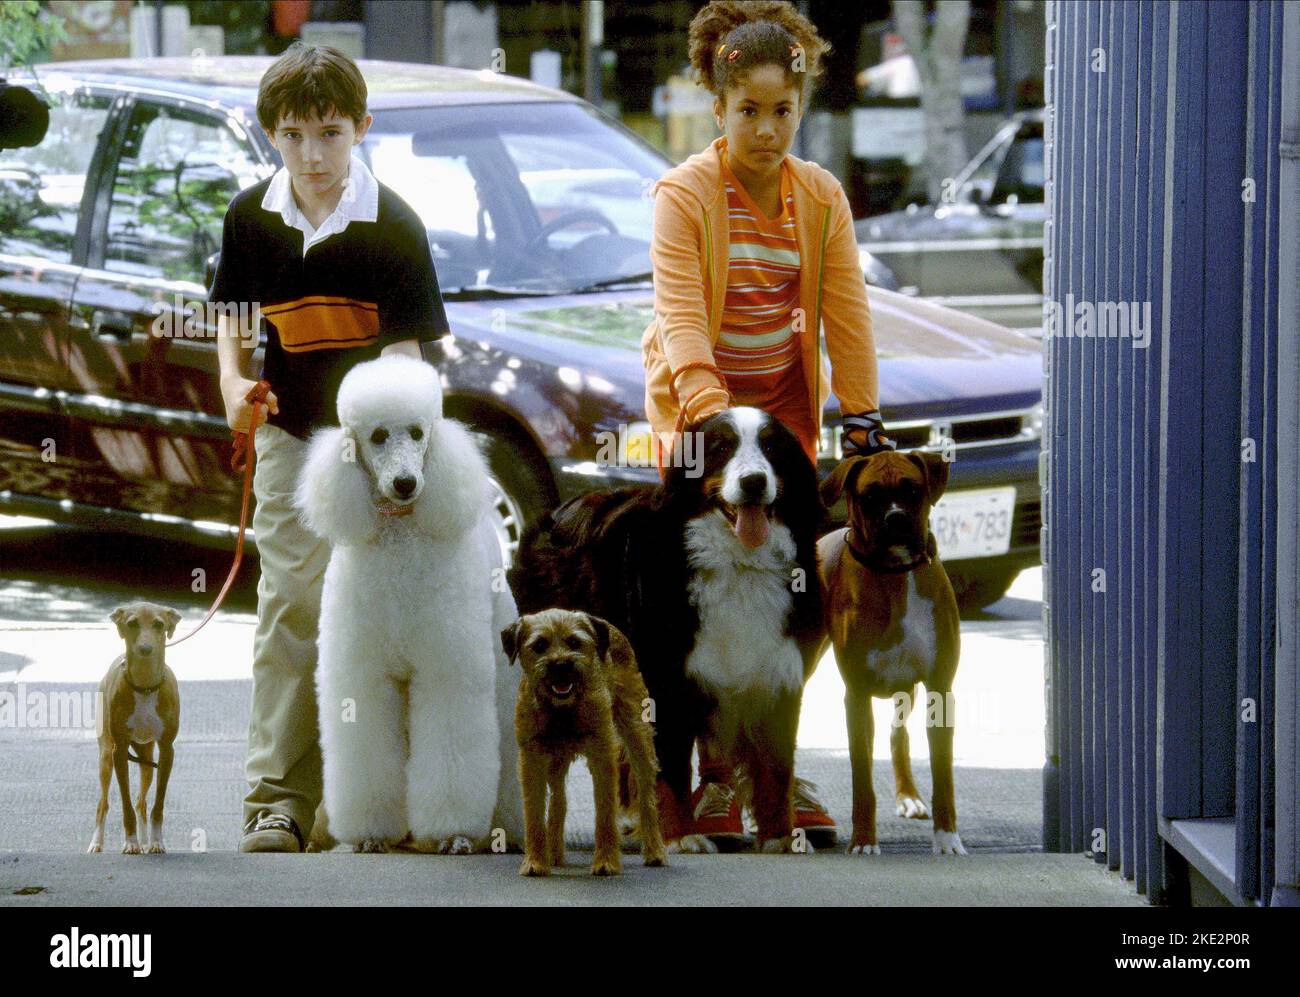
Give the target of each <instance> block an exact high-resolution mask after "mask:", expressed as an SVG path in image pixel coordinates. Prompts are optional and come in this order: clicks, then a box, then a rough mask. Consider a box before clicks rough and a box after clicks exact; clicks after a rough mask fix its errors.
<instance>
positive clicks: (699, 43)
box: [690, 0, 830, 111]
mask: <svg viewBox="0 0 1300 997" xmlns="http://www.w3.org/2000/svg"><path fill="white" fill-rule="evenodd" d="M828 51H830V45H829V44H828V43H827V42H826V41H825V40H824V39H823V38H822V37H821V35H819V34H818V33H817V29H816V28H815V27H814V26H813V23H812V22H811V21H809V20H808V18H806V17H804V16H803V15H802V14H800V13H799V11H798V10H796V9H795V7H794V5H793V4H790V3H785V2H782V0H765V2H760V3H741V2H737V0H714V2H713V3H710V4H708V5H707V6H705V7H703V8H702V9H701V10H700V12H699V13H697V14H696V15H695V18H694V20H692V21H691V29H690V53H691V65H692V66H693V67H694V68H695V74H696V79H697V81H698V82H699V83H700V84H701V85H702V86H704V87H705V88H707V89H708V90H709V92H710V93H712V94H713V95H714V96H716V97H717V98H718V99H719V100H721V101H722V102H723V103H724V104H725V103H726V100H727V98H726V93H727V90H729V89H730V88H732V87H734V86H737V85H738V84H739V83H740V79H741V77H743V76H745V75H747V74H748V73H749V72H750V70H752V69H756V68H757V67H759V66H780V67H781V68H782V69H784V70H785V75H786V79H787V80H788V81H789V82H790V83H792V84H794V86H796V87H797V88H798V90H799V109H800V111H802V110H803V109H804V107H805V106H806V104H807V99H808V82H809V81H810V80H814V79H816V78H817V76H818V75H820V73H821V71H822V57H823V56H824V55H825V54H826V53H827V52H828ZM800 56H802V63H803V70H802V72H800V71H798V70H796V68H795V67H796V65H797V60H798V58H799V57H800Z"/></svg>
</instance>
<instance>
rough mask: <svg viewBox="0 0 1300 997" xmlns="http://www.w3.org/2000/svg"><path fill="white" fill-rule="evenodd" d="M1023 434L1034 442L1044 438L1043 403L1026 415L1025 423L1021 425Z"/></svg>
mask: <svg viewBox="0 0 1300 997" xmlns="http://www.w3.org/2000/svg"><path fill="white" fill-rule="evenodd" d="M1020 428H1021V432H1022V433H1023V434H1024V435H1025V436H1027V437H1029V438H1030V439H1034V440H1041V439H1042V438H1043V403H1042V402H1039V403H1038V404H1037V405H1035V406H1034V407H1033V408H1031V409H1030V410H1029V411H1028V412H1026V413H1025V418H1024V421H1023V422H1022V423H1021V427H1020Z"/></svg>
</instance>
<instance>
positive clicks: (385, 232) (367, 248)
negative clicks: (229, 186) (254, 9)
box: [209, 44, 449, 852]
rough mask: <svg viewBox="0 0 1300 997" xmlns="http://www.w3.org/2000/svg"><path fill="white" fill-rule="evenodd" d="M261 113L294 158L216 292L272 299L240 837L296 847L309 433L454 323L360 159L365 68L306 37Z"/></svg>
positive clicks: (276, 71)
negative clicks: (302, 509)
mask: <svg viewBox="0 0 1300 997" xmlns="http://www.w3.org/2000/svg"><path fill="white" fill-rule="evenodd" d="M257 117H258V121H259V122H260V123H261V126H262V128H263V129H265V131H266V133H267V136H268V137H269V138H270V140H271V144H272V145H274V146H275V148H276V149H277V150H278V151H279V153H280V155H281V157H282V159H283V160H284V166H283V168H282V169H280V170H279V171H278V172H277V173H276V174H275V175H274V176H273V177H271V178H270V179H268V180H264V181H262V182H261V183H259V184H256V185H254V186H253V187H250V188H249V189H247V190H245V191H243V192H241V193H240V194H239V195H238V196H236V197H235V199H234V200H233V201H232V202H231V204H230V208H229V210H228V211H227V212H226V220H225V229H224V232H223V234H222V241H221V259H220V263H219V265H218V268H217V273H216V278H215V280H214V281H213V284H212V290H211V292H210V294H209V298H210V300H212V301H215V302H225V303H228V304H229V303H237V302H246V303H250V304H251V303H257V304H258V305H259V306H260V310H261V314H262V316H263V318H265V319H266V329H267V342H266V354H265V362H264V365H263V369H262V375H261V376H262V378H263V379H264V380H266V381H268V382H269V383H270V385H271V389H272V390H271V393H270V395H269V396H268V398H267V409H268V414H267V416H266V422H265V423H264V424H263V425H260V426H258V428H257V432H256V435H255V437H254V445H255V447H256V456H257V460H256V465H255V471H254V475H253V493H254V495H255V496H256V498H257V506H256V509H255V511H254V514H253V529H254V531H255V533H256V536H257V546H258V551H259V554H260V558H261V568H262V574H261V578H260V579H259V581H258V585H257V632H256V636H255V637H254V642H253V706H252V714H251V717H250V720H249V728H248V755H247V759H246V762H245V774H246V776H247V778H248V784H249V791H248V795H247V796H246V797H245V799H244V822H245V823H244V830H243V837H242V839H241V841H240V845H239V848H240V851H245V852H297V851H301V850H302V849H303V848H304V846H305V842H306V840H307V838H308V836H309V835H310V834H311V827H312V822H313V820H314V817H315V812H316V807H317V805H318V804H319V803H320V799H321V754H320V741H319V733H318V728H317V710H316V692H315V671H316V636H317V623H318V619H319V615H320V593H321V582H322V579H323V577H324V572H325V566H326V564H327V562H328V561H329V554H330V552H329V546H328V544H327V543H326V542H325V541H323V540H320V539H319V538H317V537H316V536H314V535H313V534H311V533H309V532H308V531H307V530H306V529H305V528H303V526H302V525H301V524H300V523H299V522H298V517H297V510H296V509H295V508H294V507H293V504H292V498H293V491H294V487H295V484H296V482H297V477H298V472H299V470H300V468H301V466H302V460H303V456H304V453H305V450H306V440H307V437H308V436H309V435H310V434H311V432H312V430H314V429H316V428H317V427H320V426H326V425H337V415H336V412H335V402H336V397H337V394H338V386H339V382H340V381H341V380H342V379H343V375H344V374H346V373H347V371H348V370H349V369H351V368H352V367H353V366H354V365H355V364H357V363H360V362H362V361H364V360H371V359H374V358H375V357H377V356H379V355H380V354H381V353H393V352H401V353H407V354H409V355H411V356H413V357H416V358H419V357H420V343H423V342H431V341H433V340H435V339H438V338H440V337H442V336H444V335H446V334H447V333H448V331H449V329H448V325H447V318H446V314H445V313H444V311H443V306H442V299H441V297H440V295H439V293H438V282H437V278H436V276H435V274H434V270H433V257H432V255H431V254H430V251H429V240H428V235H427V233H426V231H425V228H424V225H423V224H422V223H421V221H420V219H419V217H418V216H417V215H416V214H415V212H414V211H412V210H411V208H410V207H408V206H407V205H406V203H405V202H403V201H402V200H401V199H400V198H399V197H398V196H397V195H396V194H394V193H393V192H392V191H391V190H390V189H389V188H387V187H385V186H384V185H382V184H380V183H378V182H377V181H376V180H375V178H374V176H373V175H372V174H371V173H370V170H369V169H367V167H366V165H365V163H363V162H362V161H361V160H360V159H359V158H358V157H356V156H354V155H353V154H352V149H353V147H354V146H356V145H359V144H360V142H361V141H362V139H364V138H365V135H366V132H367V130H368V129H369V128H370V124H371V121H372V118H371V116H370V115H369V114H368V113H367V112H366V84H365V80H364V79H362V76H361V72H360V70H359V69H358V68H357V66H356V64H355V63H354V62H353V61H352V60H351V59H349V58H348V57H347V56H345V55H344V54H343V53H342V52H339V51H338V50H337V49H333V48H330V47H328V46H323V45H322V46H306V45H301V44H299V45H295V46H293V47H292V48H290V49H289V50H288V51H287V52H285V54H284V55H282V56H281V57H280V58H279V59H277V60H276V61H275V63H273V64H272V66H271V68H270V69H268V70H267V71H266V74H265V75H264V76H263V77H262V80H261V84H260V85H259V87H258V93H257ZM232 314H246V313H245V312H240V311H235V312H233V313H232ZM219 333H220V335H219V338H218V341H217V342H218V356H219V358H220V364H221V394H222V398H223V400H224V403H225V408H226V419H227V421H228V422H229V423H230V426H231V428H232V429H240V430H245V431H246V430H247V428H248V423H249V417H250V414H251V408H252V406H251V405H250V404H249V403H248V402H247V401H246V400H245V396H246V395H247V394H248V392H249V390H250V389H251V388H252V387H253V385H254V383H255V381H254V380H252V379H250V378H248V377H246V376H245V375H244V373H243V370H242V364H241V356H240V343H241V338H242V337H243V335H244V334H245V333H246V330H237V329H234V328H230V327H229V326H228V325H227V320H226V319H225V318H223V319H222V320H221V322H220V326H219ZM242 341H244V342H247V341H248V340H247V339H243V340H242ZM253 342H254V343H255V342H256V340H255V339H254V340H253Z"/></svg>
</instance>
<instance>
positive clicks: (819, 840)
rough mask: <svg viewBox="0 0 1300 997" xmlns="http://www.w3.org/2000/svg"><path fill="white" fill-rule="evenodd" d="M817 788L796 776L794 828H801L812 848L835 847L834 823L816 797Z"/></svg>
mask: <svg viewBox="0 0 1300 997" xmlns="http://www.w3.org/2000/svg"><path fill="white" fill-rule="evenodd" d="M816 792H817V786H816V785H815V784H814V783H811V782H809V781H808V780H807V779H800V778H798V777H797V776H796V777H795V780H794V826H795V827H796V828H802V829H803V832H804V834H805V835H807V837H808V843H809V844H810V845H812V846H813V847H814V848H833V847H835V840H836V831H835V821H834V820H833V819H832V818H831V815H830V814H828V813H827V812H826V808H825V807H824V806H822V802H821V800H819V799H817V796H816Z"/></svg>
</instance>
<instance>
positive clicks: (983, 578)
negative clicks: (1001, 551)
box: [948, 568, 1020, 613]
mask: <svg viewBox="0 0 1300 997" xmlns="http://www.w3.org/2000/svg"><path fill="white" fill-rule="evenodd" d="M1019 574H1020V569H1019V568H949V569H948V580H949V581H950V582H952V591H953V594H954V595H956V596H957V609H958V611H959V612H961V613H973V612H976V611H977V610H980V609H984V608H985V607H987V606H991V605H993V603H995V602H997V601H998V600H999V599H1001V598H1002V597H1003V596H1004V595H1006V594H1007V590H1008V589H1010V588H1011V583H1012V582H1014V581H1015V580H1016V576H1017V575H1019Z"/></svg>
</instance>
